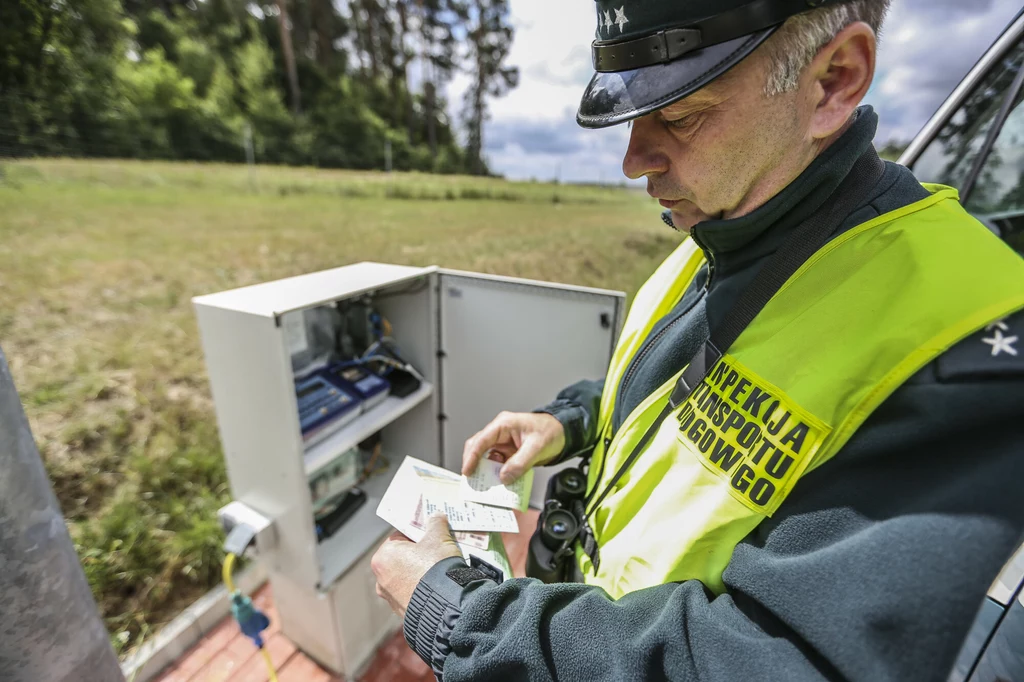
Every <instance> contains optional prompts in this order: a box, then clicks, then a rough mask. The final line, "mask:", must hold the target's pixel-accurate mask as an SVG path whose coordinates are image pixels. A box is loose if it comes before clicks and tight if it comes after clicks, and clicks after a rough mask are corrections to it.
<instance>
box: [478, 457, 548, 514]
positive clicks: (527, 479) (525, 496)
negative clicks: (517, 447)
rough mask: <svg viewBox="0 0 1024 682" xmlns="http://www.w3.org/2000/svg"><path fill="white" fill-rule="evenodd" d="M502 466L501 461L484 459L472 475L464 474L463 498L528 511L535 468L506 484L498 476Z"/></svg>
mask: <svg viewBox="0 0 1024 682" xmlns="http://www.w3.org/2000/svg"><path fill="white" fill-rule="evenodd" d="M501 467H502V463H501V462H495V461H494V460H491V459H484V460H482V461H481V462H480V463H479V464H478V465H477V467H476V471H474V472H473V473H472V474H471V475H470V476H462V477H461V484H462V499H464V500H470V501H472V502H479V503H480V504H489V505H494V506H497V507H506V508H508V509H518V510H519V511H522V512H524V511H526V508H527V507H529V506H530V490H531V489H532V488H533V469H530V470H529V471H527V472H526V474H525V475H524V476H522V477H521V478H519V479H517V480H516V481H515V483H512V484H511V485H505V484H504V483H502V482H501V478H500V477H499V476H498V473H499V472H500V471H501Z"/></svg>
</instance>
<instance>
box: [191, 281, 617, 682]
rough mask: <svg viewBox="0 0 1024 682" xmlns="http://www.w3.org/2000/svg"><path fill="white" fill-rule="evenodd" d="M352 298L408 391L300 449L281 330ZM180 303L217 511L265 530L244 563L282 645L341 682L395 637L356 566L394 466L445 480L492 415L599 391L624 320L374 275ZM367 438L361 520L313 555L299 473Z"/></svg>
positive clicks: (570, 295)
mask: <svg viewBox="0 0 1024 682" xmlns="http://www.w3.org/2000/svg"><path fill="white" fill-rule="evenodd" d="M365 297H370V298H372V300H373V301H374V305H375V306H376V309H377V310H379V311H380V313H381V314H382V315H383V316H384V317H386V318H387V319H388V320H389V322H390V325H391V327H392V328H393V332H392V335H393V337H394V338H395V340H396V341H397V343H398V344H400V346H401V349H402V353H403V356H404V357H405V358H406V359H407V360H408V361H409V362H410V363H411V364H412V365H413V366H414V367H416V368H417V369H418V371H419V372H420V374H422V376H423V383H422V385H421V386H420V388H419V389H418V390H416V391H415V392H413V393H412V394H410V395H407V396H405V397H402V398H398V397H394V396H391V397H388V398H387V399H386V400H385V401H384V402H383V403H381V404H380V405H377V406H376V407H374V408H372V409H370V410H367V411H366V412H365V413H364V414H362V415H360V416H359V417H357V418H356V419H355V420H354V421H351V422H350V423H348V424H346V425H345V426H343V427H341V428H340V429H338V430H336V431H334V432H333V433H331V434H330V435H329V436H327V437H326V438H324V439H323V440H321V441H320V442H318V443H316V444H315V445H313V446H311V447H307V446H306V445H305V444H304V442H303V439H302V434H301V429H300V423H299V417H298V412H297V399H296V391H295V377H294V376H293V373H292V353H293V351H294V348H292V347H290V339H289V338H288V333H287V327H288V326H289V324H290V322H289V321H290V319H292V318H293V317H294V316H295V315H296V314H301V311H304V310H309V309H311V308H314V307H316V306H323V305H332V304H336V303H338V302H342V301H346V300H355V299H358V298H365ZM193 303H194V305H195V310H196V315H197V318H198V321H199V330H200V335H201V338H202V346H203V352H204V354H205V356H206V364H207V371H208V373H209V377H210V386H211V390H212V393H213V399H214V405H215V409H216V413H217V422H218V426H219V429H220V436H221V441H222V445H223V448H224V456H225V460H226V463H227V471H228V478H229V481H230V484H231V492H232V495H233V496H234V498H235V499H236V500H238V501H241V502H243V503H244V504H246V505H247V506H249V507H251V508H252V509H253V510H255V511H257V512H259V513H260V514H262V515H263V516H265V517H267V518H269V519H271V520H273V522H274V526H275V533H274V542H273V545H272V546H270V547H258V551H259V555H260V560H261V561H263V562H265V564H266V566H267V569H268V571H269V574H270V580H271V584H272V586H273V589H274V594H275V600H276V603H277V609H278V613H279V616H280V619H281V625H282V629H283V631H284V632H285V634H286V635H288V636H289V637H290V638H291V639H292V640H293V641H294V642H295V643H296V644H297V645H298V646H299V647H300V648H302V649H303V650H305V651H306V652H307V653H308V654H309V655H311V656H313V657H314V658H316V659H317V660H319V661H320V662H321V663H322V664H324V665H325V666H326V667H328V668H331V669H332V670H335V671H337V672H339V673H342V674H344V675H347V676H352V675H354V674H356V673H357V672H358V670H360V668H361V667H362V666H363V665H364V663H365V662H366V661H367V660H368V657H369V656H370V655H371V654H372V653H373V651H374V649H375V648H376V645H377V644H378V643H379V642H380V641H381V639H382V638H384V637H386V636H387V635H388V634H389V633H390V632H392V631H393V630H394V629H395V628H396V627H397V626H398V625H399V623H398V621H397V619H396V618H394V617H393V616H392V615H391V614H390V611H389V610H388V608H387V606H386V604H384V602H383V601H382V600H380V599H378V598H377V597H376V595H375V594H374V591H373V584H374V582H373V576H372V573H371V572H370V568H369V559H370V556H371V555H372V552H373V550H374V549H375V548H376V546H377V544H379V542H380V541H381V540H382V539H383V538H384V537H385V536H386V534H387V533H388V532H389V531H390V527H389V526H388V525H387V524H386V523H385V522H384V521H382V520H380V519H379V518H377V516H376V514H375V509H376V507H377V503H378V502H379V500H380V498H381V496H382V495H383V493H384V491H385V490H386V489H387V486H388V484H389V483H390V480H391V477H392V476H393V475H394V472H395V471H396V470H397V468H398V464H399V463H400V462H401V460H402V458H403V457H404V456H406V455H412V456H415V457H418V458H420V459H424V460H426V461H429V462H432V463H435V464H440V465H443V466H445V467H447V468H449V469H452V470H457V469H458V468H459V466H460V464H461V457H462V444H463V443H464V441H465V440H466V438H468V437H469V436H471V435H472V434H473V433H475V432H476V431H477V430H479V429H480V428H481V427H482V426H483V425H484V424H486V423H487V422H488V421H489V420H490V419H491V418H492V417H493V416H494V415H495V414H497V413H498V412H499V411H501V410H521V411H528V410H531V409H533V408H536V407H538V406H540V405H543V404H545V403H546V402H548V401H550V400H551V399H552V398H553V397H554V396H555V394H556V393H557V391H558V390H559V389H561V388H563V387H565V386H567V385H569V384H571V383H573V382H575V381H578V380H580V379H584V378H599V377H601V376H603V375H604V373H605V371H606V369H607V366H608V363H609V361H610V358H611V352H612V348H613V345H614V343H615V340H616V338H617V336H618V330H619V327H620V324H621V320H622V316H623V313H624V296H623V294H622V293H619V292H612V291H604V290H597V289H588V288H582V287H574V286H567V285H560V284H550V283H544V282H535V281H528V280H522V279H513V278H507V277H495V276H490V275H482V274H476V273H468V272H456V271H449V270H443V269H439V268H436V267H427V268H416V267H406V266H397V265H386V264H379V263H359V264H355V265H350V266H346V267H341V268H336V269H333V270H328V271H324V272H319V273H313V274H309V275H303V276H299V277H292V278H289V279H284V280H280V281H276V282H269V283H265V284H258V285H254V286H249V287H244V288H241V289H234V290H231V291H225V292H221V293H217V294H211V295H207V296H199V297H197V298H195V299H194V301H193ZM377 433H379V434H380V436H381V443H382V452H383V453H384V456H385V457H386V458H387V460H388V463H389V467H388V469H387V470H386V471H385V472H384V473H382V474H380V475H378V476H375V477H373V478H371V479H370V480H368V481H367V482H366V483H365V484H364V485H363V486H362V489H363V490H364V491H365V492H366V494H367V497H368V499H367V502H366V504H364V505H363V506H362V507H361V508H359V509H358V511H356V513H355V514H354V516H353V517H352V518H350V519H349V520H348V521H347V522H346V523H345V524H344V526H342V528H341V529H340V530H339V531H338V532H337V533H335V534H334V535H332V536H331V537H329V538H328V539H326V540H325V541H323V542H318V541H317V536H316V533H315V531H314V524H313V521H312V519H313V508H312V502H311V493H310V486H309V480H308V475H309V473H310V472H311V471H312V470H314V469H316V468H317V466H319V465H321V464H322V463H323V462H324V461H327V460H330V459H331V458H332V457H335V456H337V455H338V454H339V453H342V452H344V451H345V450H346V449H348V448H351V447H353V446H354V445H355V444H356V443H358V442H360V441H362V440H364V439H365V438H367V437H368V436H371V435H373V434H377ZM538 473H540V472H538ZM546 480H547V478H546V476H545V475H543V474H542V475H540V476H538V477H537V478H536V480H535V483H534V495H533V501H534V502H535V503H539V502H540V500H541V499H542V497H543V490H544V487H545V485H546ZM521 530H522V532H527V533H528V532H531V531H532V529H529V528H523V529H521Z"/></svg>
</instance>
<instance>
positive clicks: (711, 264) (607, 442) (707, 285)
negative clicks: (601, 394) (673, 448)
mask: <svg viewBox="0 0 1024 682" xmlns="http://www.w3.org/2000/svg"><path fill="white" fill-rule="evenodd" d="M690 237H691V238H692V239H693V242H694V243H695V244H696V245H697V246H699V247H700V250H701V251H702V252H703V253H704V259H705V260H706V261H707V262H708V279H707V281H706V282H704V291H703V292H702V293H701V296H702V297H703V296H707V294H708V291H710V290H711V280H712V278H713V277H714V276H715V257H714V254H712V253H711V251H710V250H708V248H707V247H706V246H705V245H704V244H702V243H701V241H700V240H699V239H698V238H697V236H696V233H695V232H693V231H691V232H690ZM699 302H700V298H698V299H697V300H696V301H694V303H693V305H697V303H699ZM689 310H693V306H691V307H690V309H689ZM689 310H687V312H689ZM685 316H686V313H683V314H681V315H680V316H679V317H677V318H676V319H674V320H672V321H671V322H669V323H668V324H667V325H665V327H664V328H663V329H662V330H661V331H660V332H658V333H657V334H656V335H655V336H654V338H652V339H651V340H650V341H649V342H648V343H646V344H645V345H644V347H643V348H641V349H640V352H639V353H638V354H637V356H636V357H635V358H633V361H632V362H631V363H630V365H629V369H628V370H627V371H626V376H625V377H624V378H623V379H622V381H621V382H619V395H622V394H623V392H624V391H625V389H626V387H627V386H628V385H629V381H630V380H631V379H632V378H633V375H634V374H636V369H637V367H638V366H639V364H640V361H641V360H642V359H643V358H644V356H645V355H647V352H648V351H649V350H650V349H651V347H652V346H654V344H655V343H657V341H658V340H659V339H660V338H661V337H662V336H663V335H664V334H665V333H666V332H668V330H669V329H671V328H672V326H673V325H675V324H676V323H677V322H679V321H680V320H681V319H683V318H684V317H685ZM613 409H614V408H613ZM634 409H635V408H634ZM628 419H629V415H626V417H625V418H624V419H623V420H622V424H620V425H619V428H618V430H616V432H615V433H614V434H612V437H611V438H605V439H604V452H603V453H602V455H601V465H600V468H599V469H598V472H597V479H596V480H595V485H594V490H593V491H591V492H592V493H596V492H597V487H598V486H599V485H600V484H601V479H602V478H604V464H605V462H606V461H608V455H609V453H610V452H611V447H612V444H613V443H615V439H616V438H617V437H618V435H619V433H620V432H621V431H622V427H623V426H625V425H626V421H628ZM590 502H591V499H590V496H588V497H587V500H586V503H587V505H589V504H590ZM594 511H596V510H594V509H591V510H590V513H591V514H592V513H593V512H594Z"/></svg>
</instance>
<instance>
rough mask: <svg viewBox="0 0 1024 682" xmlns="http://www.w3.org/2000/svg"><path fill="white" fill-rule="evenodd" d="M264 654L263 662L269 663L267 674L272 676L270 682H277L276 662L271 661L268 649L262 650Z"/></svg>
mask: <svg viewBox="0 0 1024 682" xmlns="http://www.w3.org/2000/svg"><path fill="white" fill-rule="evenodd" d="M260 651H262V652H263V660H264V661H266V662H267V674H268V675H270V682H277V673H276V672H274V662H273V661H272V660H270V652H269V651H267V647H263V648H262V649H260Z"/></svg>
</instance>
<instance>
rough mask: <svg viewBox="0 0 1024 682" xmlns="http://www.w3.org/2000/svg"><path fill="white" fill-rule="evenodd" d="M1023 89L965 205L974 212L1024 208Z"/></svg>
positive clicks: (1011, 211)
mask: <svg viewBox="0 0 1024 682" xmlns="http://www.w3.org/2000/svg"><path fill="white" fill-rule="evenodd" d="M1022 97H1024V90H1022V92H1021V93H1018V95H1017V98H1016V101H1015V102H1014V105H1013V110H1012V111H1011V112H1010V115H1009V117H1008V118H1007V119H1006V123H1004V124H1003V128H1002V130H1000V131H999V135H998V136H997V137H996V140H995V142H994V143H993V144H992V151H990V152H989V153H988V156H986V157H985V160H984V161H983V162H982V165H981V173H980V175H978V181H977V182H976V183H975V184H974V189H973V190H972V191H971V193H970V196H969V197H967V203H966V204H965V207H966V208H967V210H969V211H971V212H972V213H979V214H981V215H994V214H1006V213H1020V212H1021V211H1024V107H1021V106H1020V102H1021V99H1022Z"/></svg>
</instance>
